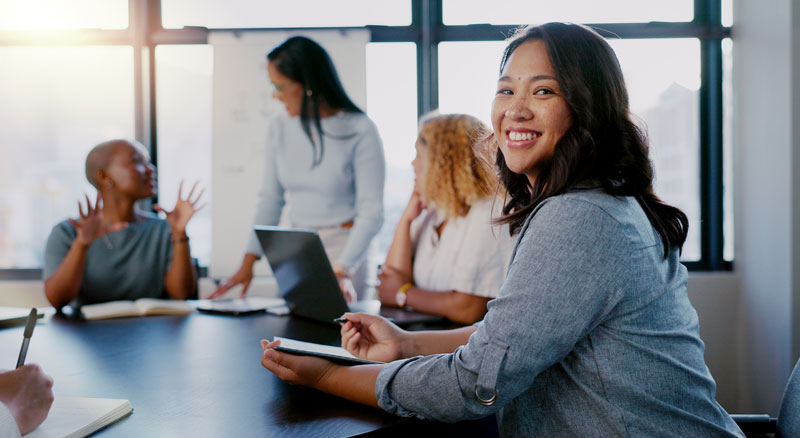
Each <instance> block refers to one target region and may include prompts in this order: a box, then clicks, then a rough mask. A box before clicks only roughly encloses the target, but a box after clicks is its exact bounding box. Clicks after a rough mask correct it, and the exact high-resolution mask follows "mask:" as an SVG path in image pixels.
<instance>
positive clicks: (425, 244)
mask: <svg viewBox="0 0 800 438" xmlns="http://www.w3.org/2000/svg"><path fill="white" fill-rule="evenodd" d="M487 133H488V128H487V127H486V126H485V125H484V124H483V123H481V121H480V120H478V119H476V118H475V117H472V116H468V115H464V114H448V115H439V116H434V117H431V118H428V119H423V122H422V123H421V126H420V131H419V136H418V137H417V142H416V144H415V148H416V151H417V155H416V157H415V158H414V161H412V165H413V167H414V174H415V186H414V193H413V194H412V195H411V199H410V200H409V202H408V206H406V209H405V211H404V212H403V215H402V217H401V218H400V222H399V223H398V224H397V229H396V230H395V233H394V239H393V240H392V244H391V246H390V247H389V253H388V254H387V256H386V263H385V264H384V265H383V267H382V268H381V272H380V274H379V276H378V278H379V280H380V284H379V285H378V296H379V298H380V300H381V302H382V303H383V304H386V305H391V306H399V307H406V306H407V307H412V308H414V309H415V310H420V311H423V312H427V313H432V314H436V315H442V316H445V317H447V318H448V319H450V320H451V321H455V322H459V323H464V324H471V323H473V322H475V321H478V320H480V319H481V318H483V315H484V314H485V313H486V303H487V302H488V301H489V300H490V299H492V298H494V297H495V296H497V291H498V289H499V288H500V285H501V284H503V280H504V278H505V272H506V268H507V267H508V261H509V259H510V257H511V251H512V250H513V248H514V239H513V238H512V237H511V235H510V232H509V227H508V225H502V226H498V225H493V223H492V217H493V214H492V213H493V207H496V208H497V211H496V212H495V213H496V214H494V216H495V217H499V216H500V213H501V212H500V208H501V207H502V204H503V202H502V200H497V201H496V202H495V199H494V195H495V194H496V191H497V187H498V182H497V178H496V176H495V175H494V174H493V173H492V170H491V168H490V167H489V166H485V165H483V163H482V161H481V159H480V158H479V156H478V153H477V150H476V147H475V143H476V141H477V140H479V139H481V138H483V137H485V136H486V135H487Z"/></svg>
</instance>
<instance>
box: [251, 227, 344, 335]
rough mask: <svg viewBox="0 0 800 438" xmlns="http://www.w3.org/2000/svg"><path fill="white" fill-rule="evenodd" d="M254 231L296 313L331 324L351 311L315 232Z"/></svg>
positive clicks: (289, 229)
mask: <svg viewBox="0 0 800 438" xmlns="http://www.w3.org/2000/svg"><path fill="white" fill-rule="evenodd" d="M254 230H255V233H256V236H257V237H258V241H259V243H260V244H261V249H262V250H263V251H264V255H265V256H266V257H267V261H268V262H269V265H270V267H271V268H272V273H273V275H274V276H275V280H276V281H277V283H278V289H279V290H280V293H281V296H282V297H283V299H285V300H286V305H287V306H289V310H290V311H291V312H292V313H294V314H296V315H298V316H304V317H308V318H313V319H316V320H318V321H322V322H327V323H330V322H331V321H332V320H333V319H334V318H337V317H339V316H341V315H342V314H343V313H345V312H347V310H348V308H347V303H346V302H345V300H344V297H343V296H342V294H341V292H340V291H339V283H338V281H337V280H336V276H335V275H334V273H333V269H332V268H331V264H330V261H329V260H328V256H327V255H326V254H325V248H324V247H323V246H322V241H320V239H319V236H318V235H317V233H316V232H315V231H313V230H301V229H296V228H285V227H274V226H256V227H254Z"/></svg>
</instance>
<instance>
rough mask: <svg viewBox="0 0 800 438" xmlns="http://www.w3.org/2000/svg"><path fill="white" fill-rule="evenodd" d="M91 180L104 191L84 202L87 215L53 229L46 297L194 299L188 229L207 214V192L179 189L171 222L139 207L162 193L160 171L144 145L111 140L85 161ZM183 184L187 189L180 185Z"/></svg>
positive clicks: (55, 301) (77, 301)
mask: <svg viewBox="0 0 800 438" xmlns="http://www.w3.org/2000/svg"><path fill="white" fill-rule="evenodd" d="M86 178H87V179H88V180H89V182H90V183H91V184H92V185H93V186H94V187H95V188H96V189H97V199H96V201H95V204H94V206H92V204H91V201H90V200H89V197H88V196H86V206H85V209H84V206H83V204H82V203H81V202H80V201H78V211H79V213H80V217H78V218H77V219H71V218H70V219H67V220H65V221H63V222H61V223H59V224H58V225H56V226H55V227H54V228H53V231H52V232H51V233H50V237H49V238H48V239H47V246H46V249H45V266H44V278H45V294H46V295H47V299H48V300H49V301H50V304H52V305H53V306H54V307H56V308H61V307H63V306H64V305H66V304H72V305H73V306H75V307H80V306H81V305H84V304H93V303H100V302H105V301H113V300H135V299H137V298H143V297H152V298H167V297H172V298H175V299H187V298H191V297H192V296H193V295H194V292H195V291H194V289H195V279H196V275H197V273H196V272H195V271H194V267H193V266H192V262H191V257H190V251H189V237H188V236H187V235H186V224H187V223H188V222H189V219H191V217H192V216H193V215H194V214H195V212H197V210H199V209H200V207H198V206H197V204H198V200H199V199H200V196H202V191H200V192H199V193H196V194H195V188H196V186H197V184H195V187H192V190H191V191H190V192H189V194H188V195H186V197H184V196H183V193H182V187H181V188H179V189H178V201H177V202H176V203H175V208H173V209H172V211H166V210H164V209H162V208H161V207H159V206H158V205H154V206H153V208H154V209H156V210H157V211H163V212H164V213H165V214H166V220H163V219H159V218H158V217H157V216H156V215H154V214H152V213H146V212H142V211H138V210H136V209H135V208H134V203H135V202H136V201H138V200H139V199H145V198H151V197H153V196H155V194H156V180H155V167H153V165H152V164H150V161H149V160H148V158H147V151H146V150H145V148H144V146H142V145H141V144H140V143H136V142H131V141H127V140H111V141H107V142H104V143H101V144H99V145H97V146H95V147H94V149H92V150H91V152H89V155H88V156H87V157H86ZM181 186H182V184H181Z"/></svg>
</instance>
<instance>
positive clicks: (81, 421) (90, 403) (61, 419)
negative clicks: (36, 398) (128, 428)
mask: <svg viewBox="0 0 800 438" xmlns="http://www.w3.org/2000/svg"><path fill="white" fill-rule="evenodd" d="M131 412H133V407H131V404H130V402H129V401H128V400H124V399H115V398H83V397H56V399H55V401H53V406H52V407H51V408H50V413H49V414H48V415H47V419H45V420H44V423H42V424H41V425H39V427H37V428H36V429H34V430H33V431H31V432H30V433H28V434H26V435H25V438H62V437H63V438H81V437H84V436H87V435H90V434H92V433H94V432H95V431H98V430H100V429H102V428H103V427H105V426H108V425H109V424H111V423H113V422H115V421H117V420H119V419H120V418H122V417H124V416H126V415H128V414H130V413H131Z"/></svg>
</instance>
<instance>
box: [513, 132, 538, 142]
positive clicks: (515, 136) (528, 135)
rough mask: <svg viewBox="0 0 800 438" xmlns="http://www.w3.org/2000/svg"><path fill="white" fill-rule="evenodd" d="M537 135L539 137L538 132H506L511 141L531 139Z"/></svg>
mask: <svg viewBox="0 0 800 438" xmlns="http://www.w3.org/2000/svg"><path fill="white" fill-rule="evenodd" d="M537 137H539V134H534V133H532V132H526V133H522V132H516V131H510V132H509V133H508V139H509V140H512V141H525V140H532V139H534V138H537Z"/></svg>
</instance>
